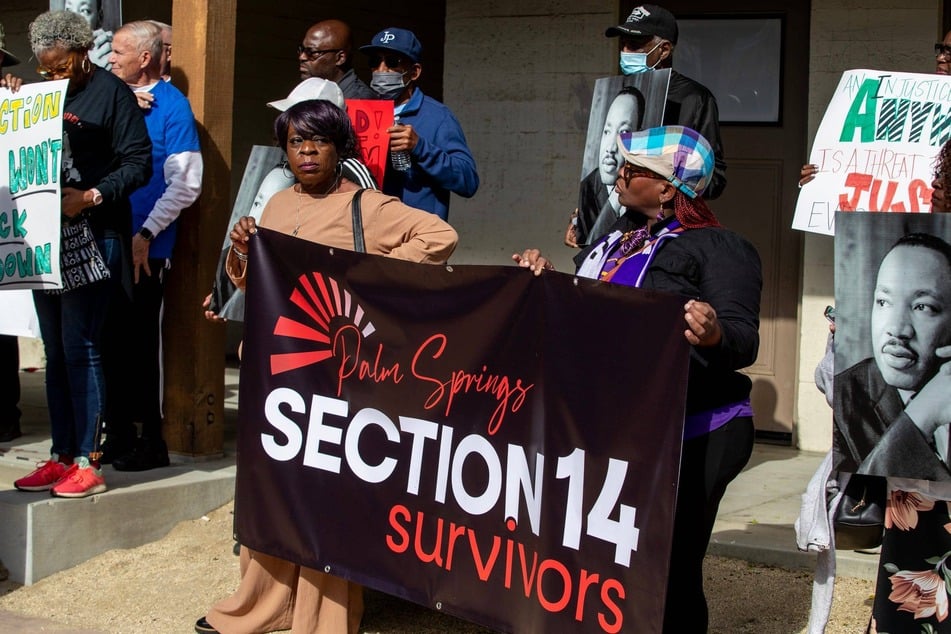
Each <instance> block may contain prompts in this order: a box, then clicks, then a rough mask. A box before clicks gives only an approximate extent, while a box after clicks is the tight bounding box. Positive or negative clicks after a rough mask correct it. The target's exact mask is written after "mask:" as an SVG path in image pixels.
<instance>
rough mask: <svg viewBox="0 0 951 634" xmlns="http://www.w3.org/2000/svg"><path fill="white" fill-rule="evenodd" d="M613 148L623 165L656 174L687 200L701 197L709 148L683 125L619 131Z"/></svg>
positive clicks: (708, 166)
mask: <svg viewBox="0 0 951 634" xmlns="http://www.w3.org/2000/svg"><path fill="white" fill-rule="evenodd" d="M617 145H618V150H620V152H621V155H622V156H623V157H624V159H625V160H626V161H627V162H629V163H632V164H634V165H637V166H638V167H643V168H645V169H649V170H650V171H652V172H654V173H655V174H660V175H661V176H663V177H664V178H666V179H667V180H668V181H670V182H671V183H673V185H674V186H675V187H676V188H677V189H679V190H680V191H682V192H683V193H684V194H686V195H687V196H689V197H690V198H696V197H697V196H700V195H701V194H703V190H704V189H706V188H707V185H709V184H710V178H711V177H712V176H713V149H712V148H711V147H710V144H709V143H708V142H707V140H706V139H705V138H703V137H702V136H701V135H700V133H699V132H697V131H696V130H691V129H690V128H685V127H684V126H680V125H671V126H664V127H660V128H650V129H648V130H640V131H638V132H622V133H621V134H619V135H618V139H617Z"/></svg>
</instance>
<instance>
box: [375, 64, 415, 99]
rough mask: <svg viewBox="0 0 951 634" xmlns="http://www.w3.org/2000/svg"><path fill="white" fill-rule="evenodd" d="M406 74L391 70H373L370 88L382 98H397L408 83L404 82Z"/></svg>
mask: <svg viewBox="0 0 951 634" xmlns="http://www.w3.org/2000/svg"><path fill="white" fill-rule="evenodd" d="M405 74H406V73H399V72H396V71H389V70H381V71H373V78H372V79H370V88H372V89H373V90H374V91H375V92H376V94H378V95H380V98H381V99H396V98H397V97H399V96H400V95H401V94H403V90H404V89H405V88H406V84H405V83H403V75H405Z"/></svg>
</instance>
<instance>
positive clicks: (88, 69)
mask: <svg viewBox="0 0 951 634" xmlns="http://www.w3.org/2000/svg"><path fill="white" fill-rule="evenodd" d="M79 67H80V68H81V69H82V71H83V72H84V73H89V72H91V71H92V62H90V61H89V58H88V57H84V58H83V63H82V64H80V65H79Z"/></svg>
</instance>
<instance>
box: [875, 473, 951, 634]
mask: <svg viewBox="0 0 951 634" xmlns="http://www.w3.org/2000/svg"><path fill="white" fill-rule="evenodd" d="M949 590H951V501H946V500H940V499H934V498H929V497H927V496H925V495H923V494H921V493H911V492H907V491H899V490H892V491H891V492H890V493H889V497H888V503H887V506H886V511H885V536H884V540H883V541H882V554H881V558H880V559H879V567H878V579H877V582H876V586H875V604H874V606H873V608H872V622H871V624H870V626H869V631H870V632H872V633H878V634H904V633H906V632H907V633H914V634H930V633H932V632H949V633H951V619H949V618H948V595H949Z"/></svg>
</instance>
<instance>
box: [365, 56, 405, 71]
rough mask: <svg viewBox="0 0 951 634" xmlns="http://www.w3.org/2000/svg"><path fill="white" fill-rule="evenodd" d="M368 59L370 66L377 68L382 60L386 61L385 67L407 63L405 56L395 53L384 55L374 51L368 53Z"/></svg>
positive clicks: (401, 65) (403, 65)
mask: <svg viewBox="0 0 951 634" xmlns="http://www.w3.org/2000/svg"><path fill="white" fill-rule="evenodd" d="M368 61H369V63H370V68H378V67H379V66H380V64H382V63H383V62H386V67H387V68H399V67H405V66H407V65H408V64H407V62H408V60H407V59H406V58H405V57H403V56H402V55H397V54H395V53H388V54H385V55H381V54H379V53H375V54H373V55H370V57H369V60H368Z"/></svg>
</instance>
